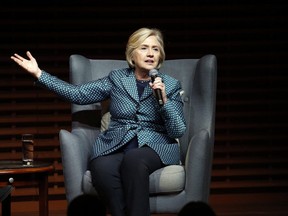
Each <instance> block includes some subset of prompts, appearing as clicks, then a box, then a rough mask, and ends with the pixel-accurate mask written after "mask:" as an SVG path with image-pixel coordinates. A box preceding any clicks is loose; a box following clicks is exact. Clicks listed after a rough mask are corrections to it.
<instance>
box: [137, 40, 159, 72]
mask: <svg viewBox="0 0 288 216" xmlns="http://www.w3.org/2000/svg"><path fill="white" fill-rule="evenodd" d="M159 47H160V44H159V43H158V41H157V38H156V36H150V37H148V38H146V40H144V41H143V43H142V44H141V45H140V46H139V47H138V48H136V49H135V50H134V53H133V58H132V60H133V61H134V64H135V70H136V71H150V70H151V69H154V68H156V67H157V65H158V62H159V58H160V48H159Z"/></svg>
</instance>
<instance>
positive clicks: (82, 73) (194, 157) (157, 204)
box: [59, 55, 217, 213]
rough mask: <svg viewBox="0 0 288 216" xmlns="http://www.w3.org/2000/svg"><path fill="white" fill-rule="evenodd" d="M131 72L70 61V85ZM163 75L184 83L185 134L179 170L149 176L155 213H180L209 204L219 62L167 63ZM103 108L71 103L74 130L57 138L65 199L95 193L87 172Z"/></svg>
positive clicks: (112, 64) (114, 64) (116, 63)
mask: <svg viewBox="0 0 288 216" xmlns="http://www.w3.org/2000/svg"><path fill="white" fill-rule="evenodd" d="M123 67H128V65H127V63H126V61H123V60H95V59H88V58H86V57H84V56H81V55H72V56H71V57H70V81H71V83H74V84H80V83H83V82H87V81H90V80H92V79H98V78H100V77H103V76H105V75H107V74H108V73H109V72H110V71H111V70H112V69H115V68H123ZM160 71H163V72H164V73H166V74H169V75H171V76H173V77H175V78H176V79H178V80H180V81H181V84H182V88H183V94H182V97H183V101H184V114H185V118H186V121H187V131H186V133H185V135H184V136H183V137H181V138H180V139H179V143H180V146H181V161H182V164H181V165H170V166H167V167H165V168H162V169H159V170H156V171H155V172H154V173H152V174H151V175H150V194H151V195H150V208H151V212H152V213H178V212H179V210H180V209H181V208H182V207H183V206H184V205H185V204H186V203H188V202H190V201H204V202H208V198H209V191H210V177H211V167H212V157H213V145H214V119H215V103H216V79H217V62H216V57H215V56H214V55H205V56H203V57H202V58H200V59H176V60H166V61H165V62H164V64H163V66H162V68H161V70H160ZM106 111H107V107H106V105H105V103H102V104H92V105H84V106H83V105H82V106H80V105H75V104H72V131H71V132H69V131H66V130H61V131H60V134H59V138H60V147H61V153H62V164H63V173H64V182H65V189H66V197H67V200H68V202H70V201H71V200H72V199H73V198H75V197H76V196H78V195H80V194H83V193H94V194H95V193H97V192H96V191H95V189H94V188H93V186H92V183H91V174H90V171H89V170H88V169H87V167H88V158H89V153H90V149H91V145H92V144H93V142H94V140H95V138H96V137H97V135H98V134H99V132H100V127H101V116H102V115H103V114H104V113H106Z"/></svg>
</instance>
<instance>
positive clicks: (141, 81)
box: [136, 79, 150, 83]
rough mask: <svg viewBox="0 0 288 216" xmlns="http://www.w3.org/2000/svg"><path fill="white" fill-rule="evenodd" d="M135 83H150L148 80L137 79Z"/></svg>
mask: <svg viewBox="0 0 288 216" xmlns="http://www.w3.org/2000/svg"><path fill="white" fill-rule="evenodd" d="M136 81H137V82H140V83H147V82H150V79H149V80H139V79H136Z"/></svg>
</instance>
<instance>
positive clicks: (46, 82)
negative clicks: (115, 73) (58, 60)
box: [35, 71, 111, 105]
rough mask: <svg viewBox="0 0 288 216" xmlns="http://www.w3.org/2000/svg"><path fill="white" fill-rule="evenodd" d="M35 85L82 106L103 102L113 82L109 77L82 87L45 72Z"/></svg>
mask: <svg viewBox="0 0 288 216" xmlns="http://www.w3.org/2000/svg"><path fill="white" fill-rule="evenodd" d="M35 85H37V86H41V87H43V88H46V89H48V90H50V91H52V92H54V93H55V94H57V95H58V96H60V97H61V98H62V99H64V100H66V101H69V102H71V103H75V104H81V105H84V104H92V103H96V102H99V101H102V100H104V99H106V98H108V97H109V95H110V90H111V82H110V80H109V78H108V77H104V78H102V79H99V80H95V81H91V82H88V83H85V84H81V85H73V84H70V83H68V82H65V81H63V80H61V79H59V78H57V77H55V76H52V75H50V74H49V73H47V72H45V71H42V74H41V76H40V78H39V79H38V80H37V81H36V82H35Z"/></svg>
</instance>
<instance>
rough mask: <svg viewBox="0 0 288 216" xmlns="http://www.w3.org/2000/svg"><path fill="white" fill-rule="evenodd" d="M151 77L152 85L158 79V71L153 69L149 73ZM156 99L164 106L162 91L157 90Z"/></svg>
mask: <svg viewBox="0 0 288 216" xmlns="http://www.w3.org/2000/svg"><path fill="white" fill-rule="evenodd" d="M149 76H150V77H151V80H152V83H153V82H154V80H155V78H156V77H158V71H157V70H156V69H152V70H150V71H149ZM154 92H155V97H156V99H157V101H158V104H159V105H160V106H162V105H163V104H164V102H163V98H162V93H161V89H155V90H154Z"/></svg>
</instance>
